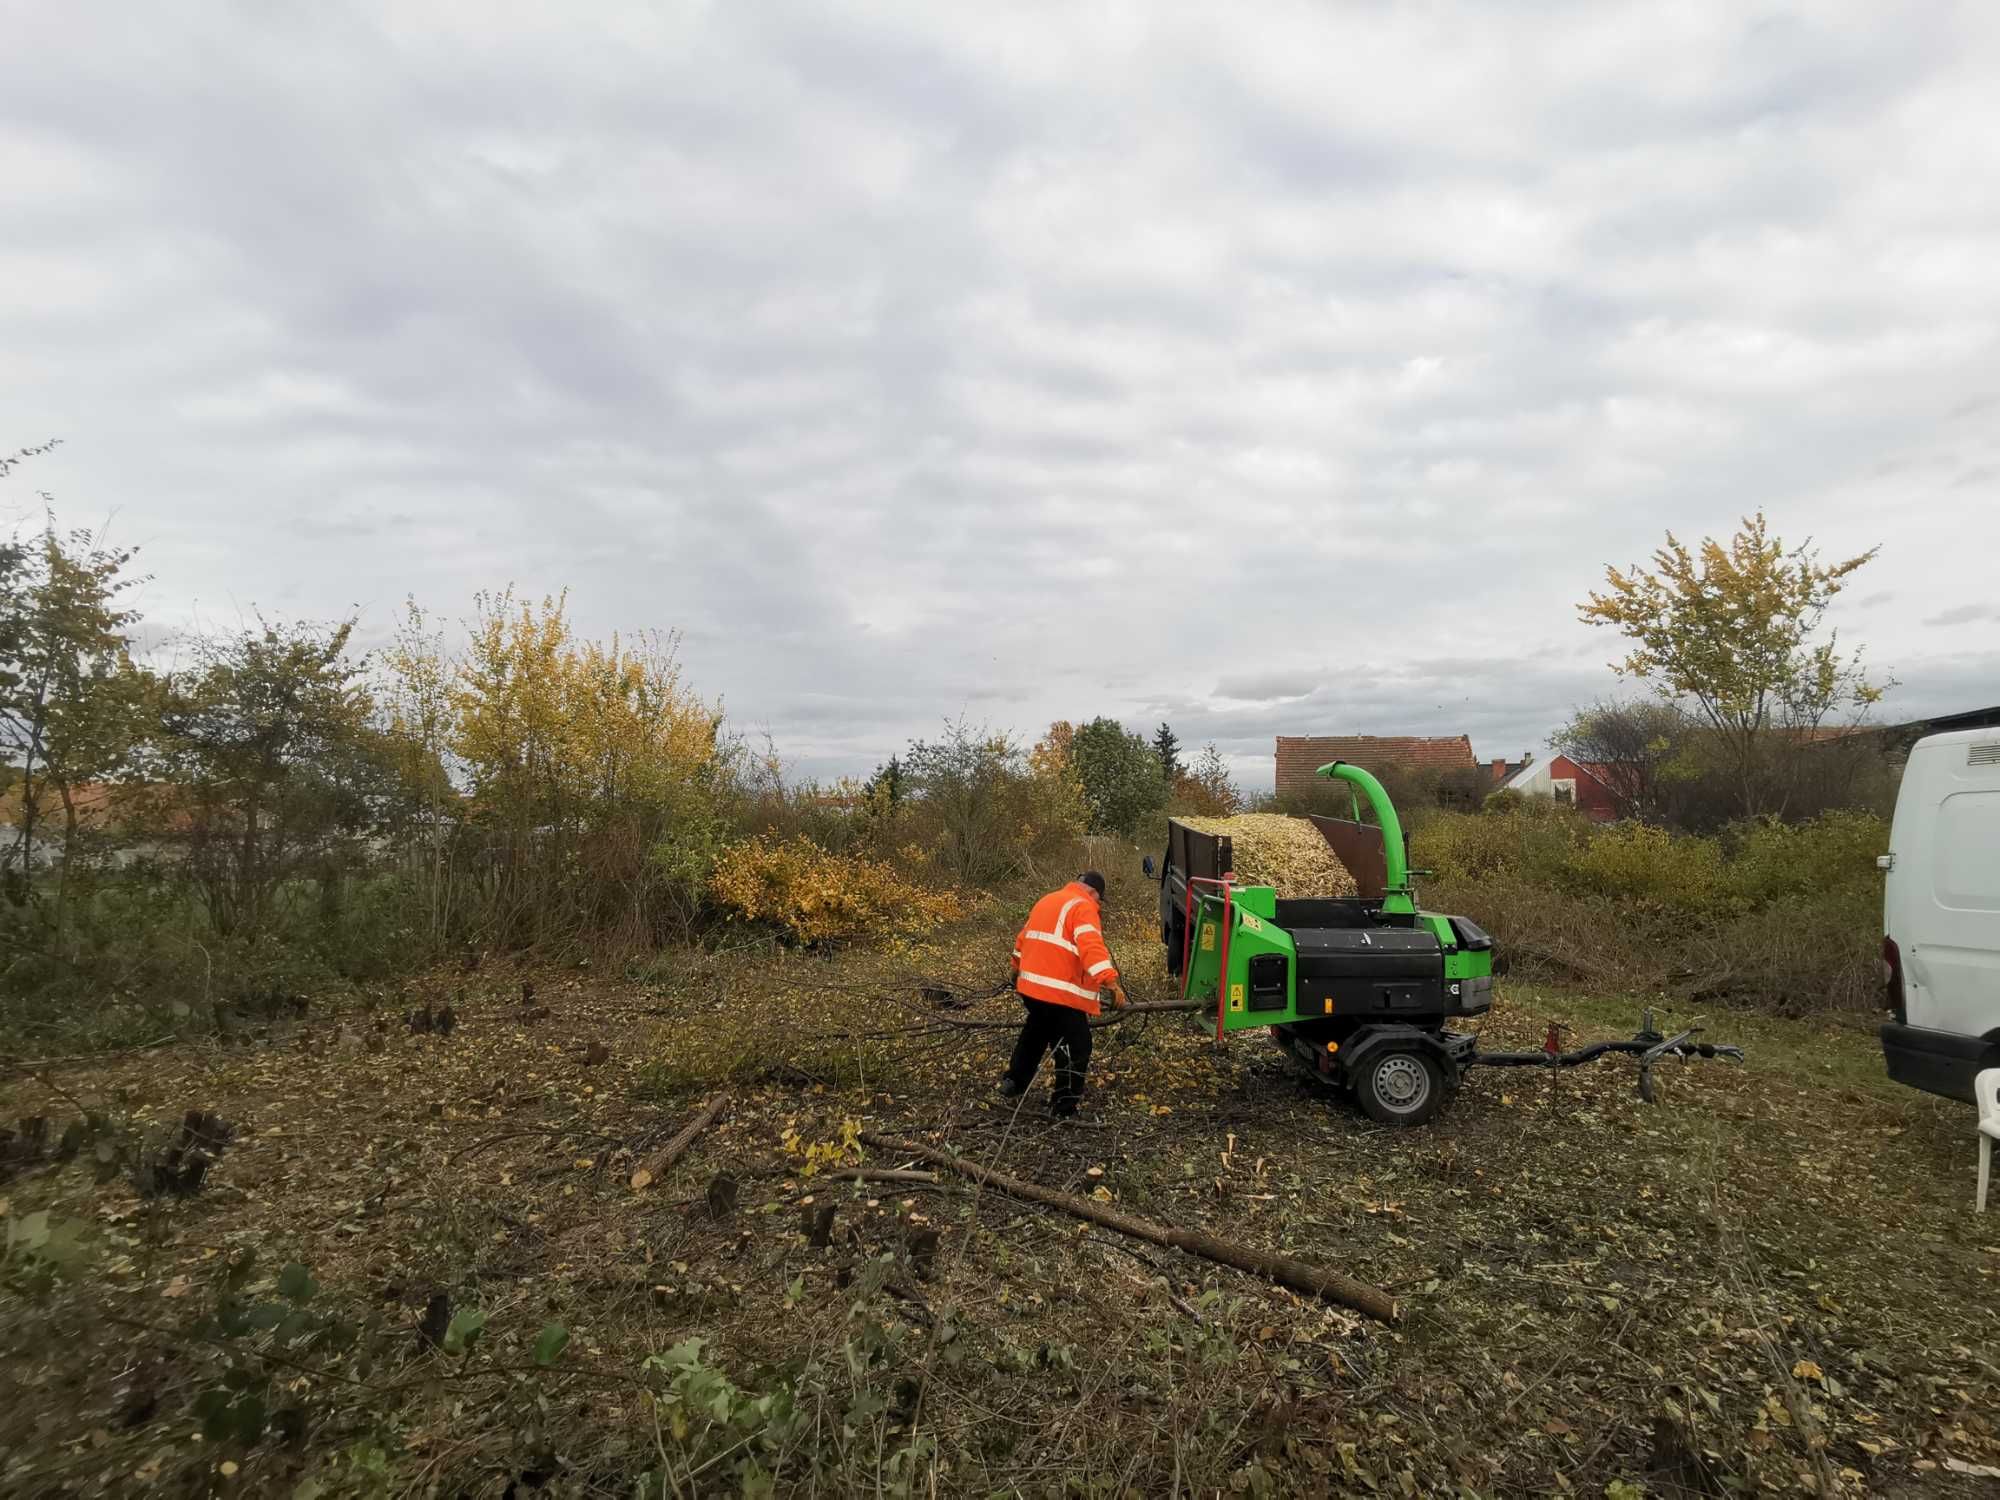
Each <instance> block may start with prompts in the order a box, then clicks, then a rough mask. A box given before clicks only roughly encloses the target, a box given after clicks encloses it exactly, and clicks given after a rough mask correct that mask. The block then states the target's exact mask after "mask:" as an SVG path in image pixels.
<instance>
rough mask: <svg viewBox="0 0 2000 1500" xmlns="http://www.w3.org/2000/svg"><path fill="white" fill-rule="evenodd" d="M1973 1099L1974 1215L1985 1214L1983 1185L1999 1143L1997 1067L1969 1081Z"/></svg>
mask: <svg viewBox="0 0 2000 1500" xmlns="http://www.w3.org/2000/svg"><path fill="white" fill-rule="evenodd" d="M1972 1097H1973V1098H1975V1099H1977V1100H1978V1101H1979V1197H1978V1198H1977V1199H1976V1200H1975V1201H1974V1203H1973V1209H1972V1211H1973V1212H1974V1213H1976V1214H1983V1213H1985V1212H1986V1184H1987V1181H1988V1179H1990V1178H1991V1177H1992V1175H1993V1143H1994V1142H1995V1141H2000V1068H1988V1069H1987V1070H1986V1071H1985V1072H1983V1073H1979V1074H1976V1075H1975V1076H1974V1077H1973V1080H1972Z"/></svg>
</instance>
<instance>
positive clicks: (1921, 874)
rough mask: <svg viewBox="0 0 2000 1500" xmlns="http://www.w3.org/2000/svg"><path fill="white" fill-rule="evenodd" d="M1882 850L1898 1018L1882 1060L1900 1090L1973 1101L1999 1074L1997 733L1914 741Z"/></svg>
mask: <svg viewBox="0 0 2000 1500" xmlns="http://www.w3.org/2000/svg"><path fill="white" fill-rule="evenodd" d="M1889 848H1890V856H1889V858H1888V860H1887V861H1885V863H1886V864H1887V866H1888V869H1889V880H1888V885H1887V888H1886V890H1885V892H1884V900H1883V913H1882V915H1883V927H1884V935H1885V937H1887V939H1888V940H1889V941H1888V943H1885V944H1884V947H1883V958H1884V960H1885V961H1886V962H1885V968H1886V970H1887V977H1888V978H1889V983H1890V987H1891V991H1892V993H1891V994H1890V995H1889V996H1888V997H1887V998H1888V1001H1889V1004H1890V1007H1891V1009H1892V1010H1897V1011H1898V1012H1899V1014H1898V1015H1897V1016H1896V1018H1895V1019H1893V1020H1891V1021H1889V1022H1887V1023H1886V1024H1885V1025H1884V1026H1883V1027H1882V1052H1883V1057H1884V1060H1885V1061H1886V1062H1887V1064H1888V1068H1889V1076H1890V1077H1891V1078H1893V1079H1895V1080H1897V1081H1898V1082H1899V1083H1907V1084H1909V1085H1911V1086H1912V1087H1914V1088H1920V1089H1924V1090H1926V1091H1927V1092H1929V1093H1933V1094H1941V1095H1943V1096H1945V1097H1946V1098H1950V1099H1963V1100H1966V1101H1968V1102H1969V1101H1970V1100H1971V1099H1972V1080H1973V1077H1974V1075H1975V1074H1977V1073H1978V1072H1979V1071H1980V1069H1982V1068H1990V1067H1996V1066H2000V732H1997V731H1996V730H1995V729H1979V730H1957V731H1953V732H1950V733H1946V734H1941V735H1933V736H1930V737H1928V738H1925V739H1922V740H1919V741H1918V742H1917V744H1916V745H1915V746H1914V747H1913V748H1912V749H1911V752H1910V759H1909V764H1908V765H1907V766H1906V767H1905V768H1904V771H1903V784H1902V787H1901V789H1900V790H1899V791H1898V793H1897V796H1896V821H1895V826H1894V828H1893V829H1892V830H1891V832H1890V836H1889ZM1891 944H1893V948H1892V947H1891V946H1890V945H1891ZM1899 999H1900V1001H1901V1004H1900V1005H1899V1004H1898V1000H1899Z"/></svg>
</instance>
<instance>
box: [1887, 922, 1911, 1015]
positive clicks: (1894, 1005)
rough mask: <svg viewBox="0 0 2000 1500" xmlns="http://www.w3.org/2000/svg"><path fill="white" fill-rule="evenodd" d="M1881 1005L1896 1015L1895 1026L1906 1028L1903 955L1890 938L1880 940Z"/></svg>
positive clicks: (1906, 1013) (1894, 941) (1906, 1011)
mask: <svg viewBox="0 0 2000 1500" xmlns="http://www.w3.org/2000/svg"><path fill="white" fill-rule="evenodd" d="M1882 1003H1883V1004H1884V1005H1886V1006H1888V1007H1889V1009H1890V1010H1892V1011H1894V1012H1895V1014H1896V1024H1897V1025H1899V1026H1907V1025H1908V1024H1909V1019H1910V1018H1909V1013H1908V1010H1907V1008H1906V1007H1905V1005H1904V1002H1903V954H1902V951H1901V950H1900V949H1898V948H1897V947H1896V940H1895V939H1894V938H1892V937H1886V936H1885V937H1884V938H1883V939H1882Z"/></svg>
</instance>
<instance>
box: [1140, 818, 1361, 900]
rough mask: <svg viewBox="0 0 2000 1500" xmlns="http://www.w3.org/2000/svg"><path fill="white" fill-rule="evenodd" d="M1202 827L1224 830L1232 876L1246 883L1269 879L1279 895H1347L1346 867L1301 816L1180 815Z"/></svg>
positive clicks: (1351, 886)
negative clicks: (1230, 851) (1231, 858)
mask: <svg viewBox="0 0 2000 1500" xmlns="http://www.w3.org/2000/svg"><path fill="white" fill-rule="evenodd" d="M1180 821H1181V822H1183V823H1185V824H1186V825H1187V826H1188V827H1190V828H1194V829H1199V830H1200V831H1201V832H1203V833H1219V834H1226V835H1228V837H1229V840H1230V843H1231V845H1232V847H1233V850H1234V856H1235V859H1234V862H1235V865H1236V878H1237V879H1238V880H1239V881H1241V882H1243V883H1244V884H1246V885H1271V886H1276V887H1277V888H1278V894H1279V895H1280V896H1282V897H1285V898H1288V899H1289V898H1292V897H1297V896H1352V895H1354V894H1355V893H1356V892H1355V885H1354V877H1353V876H1352V875H1350V874H1348V872H1347V866H1345V865H1343V864H1342V863H1341V862H1340V860H1339V858H1338V857H1337V856H1336V855H1335V854H1334V852H1333V850H1332V848H1331V847H1330V846H1329V845H1328V844H1327V841H1326V840H1325V839H1324V838H1322V837H1321V836H1320V831H1319V830H1318V829H1317V828H1315V827H1313V826H1312V824H1310V823H1308V822H1307V821H1306V820H1305V819H1304V818H1290V817H1286V816H1285V815H1284V814H1283V813H1238V814H1237V815H1236V816H1235V817H1233V818H1182V819H1181V820H1180Z"/></svg>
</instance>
